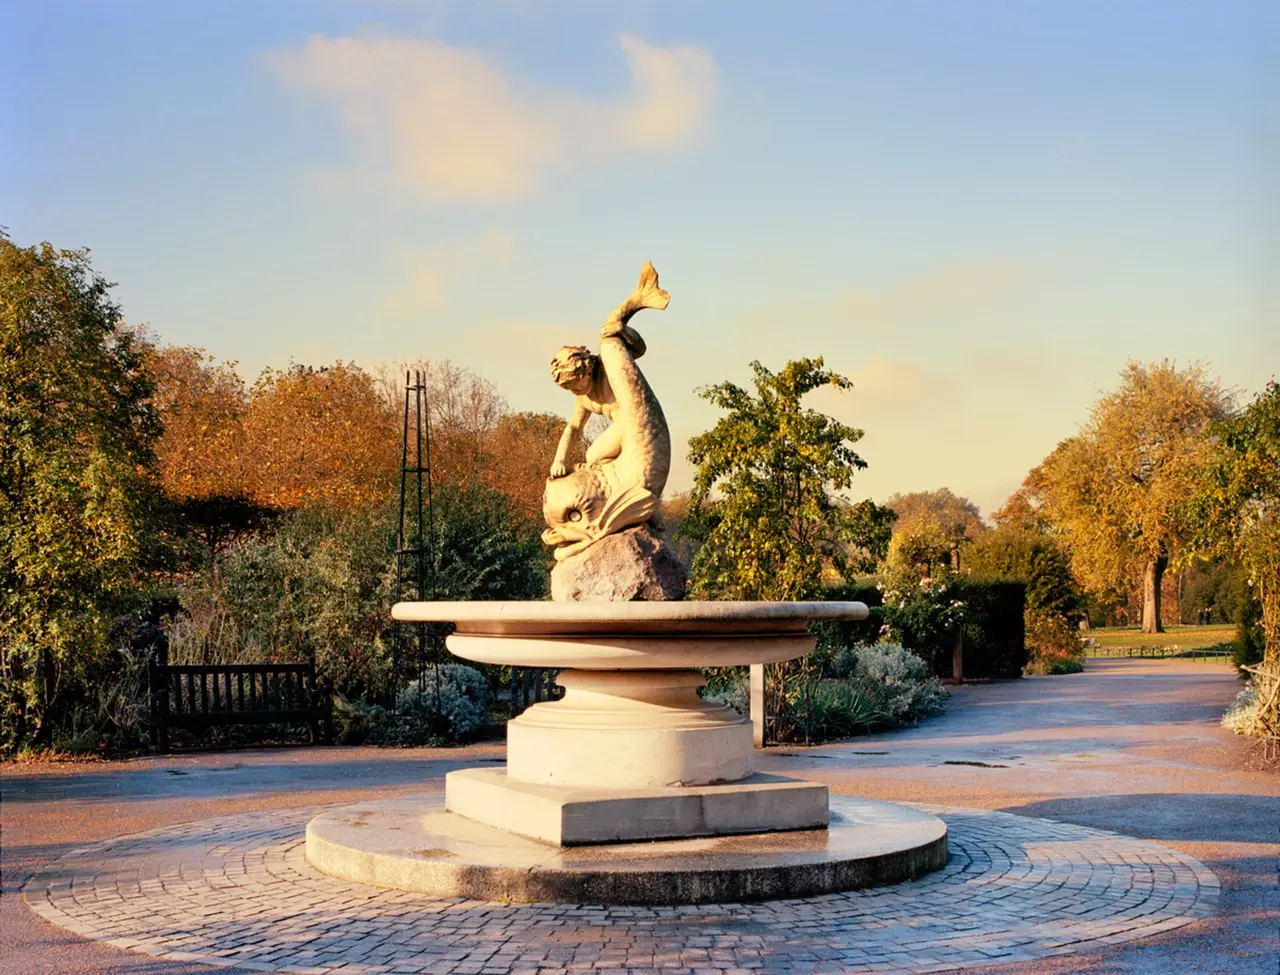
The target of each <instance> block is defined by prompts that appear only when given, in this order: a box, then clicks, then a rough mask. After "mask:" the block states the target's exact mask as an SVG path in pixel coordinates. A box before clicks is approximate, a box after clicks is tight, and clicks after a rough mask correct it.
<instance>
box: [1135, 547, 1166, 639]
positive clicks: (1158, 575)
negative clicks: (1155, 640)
mask: <svg viewBox="0 0 1280 975" xmlns="http://www.w3.org/2000/svg"><path fill="white" fill-rule="evenodd" d="M1168 564H1169V559H1168V558H1167V557H1166V556H1164V555H1161V556H1158V557H1157V558H1154V559H1150V560H1149V561H1148V562H1147V571H1146V573H1144V575H1143V577H1142V632H1143V633H1163V632H1164V624H1163V623H1161V622H1160V586H1161V584H1162V583H1163V582H1164V570H1165V567H1166V566H1168Z"/></svg>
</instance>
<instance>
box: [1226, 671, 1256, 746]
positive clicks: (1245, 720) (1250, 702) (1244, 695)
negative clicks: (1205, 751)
mask: <svg viewBox="0 0 1280 975" xmlns="http://www.w3.org/2000/svg"><path fill="white" fill-rule="evenodd" d="M1257 725H1258V687H1257V685H1256V684H1254V683H1253V682H1252V681H1250V682H1249V686H1248V687H1246V688H1245V689H1244V690H1243V691H1241V692H1240V693H1239V694H1237V695H1236V699H1235V700H1234V701H1232V702H1231V706H1230V707H1228V708H1227V711H1226V713H1225V714H1224V715H1223V716H1222V727H1224V728H1229V729H1230V730H1232V731H1234V732H1235V733H1236V734H1237V735H1252V734H1254V733H1255V732H1254V729H1255V728H1256V727H1257Z"/></svg>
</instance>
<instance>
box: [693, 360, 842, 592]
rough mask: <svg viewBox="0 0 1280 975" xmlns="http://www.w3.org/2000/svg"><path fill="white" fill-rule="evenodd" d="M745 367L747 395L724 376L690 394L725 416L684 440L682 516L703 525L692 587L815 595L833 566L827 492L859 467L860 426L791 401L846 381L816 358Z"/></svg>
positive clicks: (831, 503)
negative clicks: (688, 482)
mask: <svg viewBox="0 0 1280 975" xmlns="http://www.w3.org/2000/svg"><path fill="white" fill-rule="evenodd" d="M751 369H752V372H753V373H754V374H755V376H754V385H755V392H754V394H753V393H752V392H751V391H749V390H746V389H743V388H742V387H740V386H738V385H736V384H734V383H731V382H724V383H719V384H717V385H715V386H710V387H705V388H703V389H700V390H699V391H698V395H699V396H701V397H702V398H703V399H705V400H708V401H709V402H711V403H712V404H713V405H715V406H717V407H719V408H720V409H722V410H725V411H727V415H726V416H724V417H722V418H721V419H720V420H719V421H718V422H717V423H716V425H715V426H714V427H713V428H712V429H711V430H708V431H707V432H705V433H702V434H699V435H698V436H696V437H694V438H692V439H691V440H690V441H689V460H690V462H691V463H692V464H693V465H694V468H695V472H694V487H693V491H692V493H691V495H690V499H689V518H688V521H689V522H691V523H692V526H691V527H692V528H693V529H694V530H695V531H696V530H697V527H698V526H699V525H700V524H701V525H702V526H703V527H704V529H705V530H704V531H703V532H702V535H703V538H704V544H703V545H702V548H701V549H699V551H698V554H697V557H696V558H695V559H694V563H693V566H692V573H691V574H692V577H693V579H692V581H693V588H694V590H695V591H696V592H698V593H700V594H703V595H710V596H715V597H717V598H724V599H774V600H793V599H804V598H807V597H812V596H815V595H817V594H818V593H819V592H820V587H821V582H822V577H823V573H824V571H827V570H831V569H834V570H836V571H839V570H840V569H842V568H843V565H842V559H841V545H842V542H843V541H844V540H845V538H846V536H847V528H848V523H847V520H846V517H845V512H844V510H843V509H842V508H841V507H840V506H839V505H838V504H837V502H836V497H835V492H837V491H841V490H844V489H846V488H848V487H849V486H850V485H851V484H852V479H853V474H854V472H855V471H857V470H859V469H861V468H864V467H866V466H867V465H866V462H865V461H864V460H863V459H862V458H861V457H859V456H858V455H857V454H856V453H855V452H854V450H853V447H852V445H853V444H854V443H856V442H857V441H858V440H860V439H861V438H862V431H861V430H858V429H855V428H854V427H850V426H847V425H845V424H843V423H840V422H839V421H837V420H835V419H833V418H832V417H830V416H826V415H825V414H822V413H819V412H817V411H816V410H812V409H806V408H805V407H803V406H802V405H801V400H802V399H803V398H804V396H805V395H807V394H808V393H811V392H813V391H814V390H816V389H820V388H822V387H824V386H834V387H835V388H836V389H848V388H850V387H851V386H852V384H851V383H850V382H849V380H848V379H846V378H845V377H844V376H841V375H838V374H836V373H834V372H831V371H830V370H828V369H826V368H825V367H824V365H823V361H822V359H821V358H817V359H798V360H795V361H792V362H788V363H787V364H786V366H784V367H783V369H782V370H781V371H780V372H777V373H773V372H770V371H769V370H768V369H766V368H765V367H764V366H762V365H761V364H760V363H759V362H752V363H751ZM713 492H715V493H718V497H716V498H715V499H714V503H713V499H712V495H713Z"/></svg>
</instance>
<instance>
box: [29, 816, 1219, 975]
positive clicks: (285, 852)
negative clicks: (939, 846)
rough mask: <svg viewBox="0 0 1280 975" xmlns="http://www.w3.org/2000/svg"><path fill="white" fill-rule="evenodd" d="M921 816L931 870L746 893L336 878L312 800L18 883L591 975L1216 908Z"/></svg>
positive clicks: (186, 914) (361, 951)
mask: <svg viewBox="0 0 1280 975" xmlns="http://www.w3.org/2000/svg"><path fill="white" fill-rule="evenodd" d="M926 808H928V811H930V812H934V813H936V814H937V815H939V816H941V817H942V818H943V819H944V820H945V821H946V823H947V827H948V830H949V844H950V847H951V859H950V861H949V862H948V864H947V866H946V867H944V868H943V869H942V870H939V871H936V872H934V873H931V874H929V875H927V876H925V877H923V878H921V879H919V880H912V881H908V882H906V883H903V884H897V885H895V886H892V887H878V888H874V889H871V890H863V891H851V892H848V893H843V894H828V895H826V896H823V897H814V898H807V899H795V900H776V901H764V902H761V903H755V904H728V905H721V904H698V905H687V906H683V907H600V906H591V905H585V906H577V905H569V904H525V905H512V904H500V903H492V902H484V901H473V900H461V899H458V898H434V897H429V896H426V895H424V894H413V893H407V892H405V891H398V890H385V889H379V888H376V887H370V886H366V885H363V884H356V883H351V882H350V881H343V880H336V879H334V878H332V877H327V876H325V875H323V874H321V873H320V872H319V871H317V870H316V869H315V868H314V867H312V866H311V865H310V864H308V863H307V862H306V858H305V857H304V855H303V847H304V843H305V841H304V838H303V832H304V829H305V826H306V823H307V821H308V820H309V819H311V818H312V817H313V816H314V815H315V814H316V810H315V809H310V810H308V809H291V810H270V811H262V812H255V813H249V814H245V815H239V816H224V817H221V818H219V819H216V820H209V821H205V822H196V823H188V824H185V825H182V826H173V827H168V828H166V829H160V830H154V831H152V832H148V833H141V834H138V835H136V836H129V837H120V838H117V839H113V840H108V841H105V842H102V843H95V844H92V845H90V846H85V847H83V848H81V849H77V850H72V851H70V852H69V853H67V854H66V855H64V856H63V857H61V858H60V859H58V860H56V861H54V862H53V863H51V864H49V866H47V867H46V868H45V869H44V870H42V871H41V872H40V873H39V874H37V875H36V876H35V877H33V878H32V879H31V881H30V882H29V883H28V884H27V886H26V889H25V896H26V900H27V903H28V904H29V905H30V906H31V908H32V909H33V910H34V911H36V913H38V914H39V915H40V916H42V917H44V918H46V919H47V920H49V921H51V922H52V923H54V924H57V925H60V926H61V927H63V928H66V929H68V930H70V931H73V932H75V933H76V934H79V935H82V936H83V937H86V938H93V939H95V940H98V941H102V942H105V943H107V944H111V945H115V946H117V947H120V948H125V949H129V950H132V951H135V952H140V953H142V954H145V955H149V956H153V957H159V958H166V959H173V960H184V961H192V962H200V963H202V964H208V965H219V966H234V967H235V968H237V969H247V970H250V971H288V972H293V973H299V972H301V973H313V975H321V973H328V972H336V971H338V970H341V971H342V972H343V973H347V975H354V973H358V972H366V973H367V972H371V971H381V972H396V973H429V975H446V973H458V972H485V973H514V972H538V971H541V972H544V973H550V972H561V973H562V972H565V971H566V970H568V971H584V970H588V969H593V968H617V969H627V968H632V969H655V968H682V969H685V970H692V969H698V970H704V971H707V972H717V971H719V972H726V973H727V972H730V971H734V970H738V971H741V970H743V969H765V970H767V971H769V972H777V973H785V972H811V973H812V972H850V973H870V972H877V973H885V972H901V973H921V972H937V971H943V970H949V969H959V968H973V967H978V966H984V965H992V964H998V963H1000V962H1011V961H1026V960H1034V959H1039V958H1045V957H1048V956H1052V955H1065V954H1069V953H1071V952H1076V951H1081V950H1088V949H1094V948H1102V947H1106V946H1109V945H1116V944H1121V943H1124V942H1129V941H1136V940H1138V939H1141V938H1145V937H1149V936H1151V935H1154V934H1159V933H1161V932H1165V931H1169V930H1172V929H1174V928H1178V927H1181V926H1183V925H1185V924H1188V923H1191V922H1193V921H1195V920H1197V919H1199V918H1203V917H1207V916H1209V915H1211V914H1213V913H1214V911H1215V910H1216V905H1217V898H1218V881H1217V879H1216V878H1215V877H1214V875H1213V874H1212V873H1211V872H1210V871H1209V870H1208V869H1206V868H1205V867H1204V866H1203V865H1202V864H1200V863H1199V862H1198V861H1197V860H1194V859H1192V858H1191V857H1189V856H1186V855H1184V854H1182V853H1178V852H1177V851H1175V850H1171V849H1169V848H1168V847H1166V846H1162V845H1160V844H1159V843H1153V842H1150V841H1148V840H1138V839H1133V838H1131V837H1127V836H1120V835H1118V834H1116V833H1108V832H1103V831H1101V830H1096V829H1090V828H1087V827H1084V826H1074V825H1070V824H1066V823H1056V822H1052V821H1049V820H1044V819H1030V818H1026V817H1022V816H1012V815H1009V814H1007V813H993V812H986V811H983V810H980V809H954V808H953V809H946V808H941V809H939V808H931V807H926Z"/></svg>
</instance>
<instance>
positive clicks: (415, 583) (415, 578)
mask: <svg viewBox="0 0 1280 975" xmlns="http://www.w3.org/2000/svg"><path fill="white" fill-rule="evenodd" d="M411 416H412V432H411V429H410V417H411ZM435 542H436V536H435V520H434V508H433V507H432V504H431V416H430V403H429V401H428V399H427V374H426V372H425V371H424V370H421V369H415V370H413V371H412V372H406V373H405V375H404V440H403V444H402V447H401V452H400V522H399V527H398V530H397V532H396V591H395V602H404V601H407V600H432V599H435V598H436V557H435ZM443 655H444V640H443V638H442V636H441V634H440V632H439V630H438V628H436V627H432V626H431V625H430V624H427V623H408V622H401V623H397V624H396V630H395V640H394V642H393V644H392V661H391V688H390V691H391V701H390V704H391V707H392V708H395V706H396V700H397V698H398V697H399V694H400V691H401V690H402V689H403V688H404V686H405V685H406V684H407V683H408V682H409V681H410V680H415V681H417V687H418V693H419V694H421V693H422V690H423V687H424V685H425V683H426V676H427V670H428V669H430V670H431V672H432V674H431V676H432V680H431V685H432V686H433V687H434V688H435V694H436V697H437V701H436V705H437V706H436V709H435V711H436V713H437V714H439V712H440V708H439V703H440V702H439V700H438V699H439V696H440V680H439V677H440V674H439V668H440V662H441V658H442V657H443ZM410 675H412V676H410Z"/></svg>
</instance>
